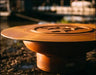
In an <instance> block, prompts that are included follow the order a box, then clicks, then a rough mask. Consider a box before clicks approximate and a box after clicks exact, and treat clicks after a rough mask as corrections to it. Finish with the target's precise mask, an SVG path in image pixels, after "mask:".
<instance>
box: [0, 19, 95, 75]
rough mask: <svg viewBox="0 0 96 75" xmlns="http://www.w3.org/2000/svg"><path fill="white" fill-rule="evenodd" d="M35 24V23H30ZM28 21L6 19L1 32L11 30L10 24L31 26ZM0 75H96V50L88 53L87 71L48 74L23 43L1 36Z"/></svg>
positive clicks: (3, 21) (2, 23)
mask: <svg viewBox="0 0 96 75" xmlns="http://www.w3.org/2000/svg"><path fill="white" fill-rule="evenodd" d="M30 23H33V22H30ZM30 23H29V22H28V21H27V22H26V21H24V22H22V21H19V20H17V19H15V21H11V22H9V21H8V20H7V19H6V18H3V20H1V21H0V25H1V28H0V31H1V30H2V29H5V28H9V27H10V26H9V24H10V25H13V26H15V25H16V24H20V25H23V24H30ZM0 57H1V59H0V75H9V74H10V75H81V74H85V75H95V73H96V72H95V70H96V49H94V50H92V51H91V52H88V53H87V55H86V57H87V59H86V65H87V66H86V70H84V71H80V72H76V73H71V74H69V73H68V74H67V73H66V74H59V73H55V74H54V73H46V72H43V71H41V70H39V69H38V68H37V67H36V54H35V53H34V52H32V51H30V50H28V49H27V48H26V47H25V46H24V44H23V43H22V41H17V40H11V39H7V38H4V37H2V36H1V35H0Z"/></svg>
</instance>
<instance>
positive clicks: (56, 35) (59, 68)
mask: <svg viewBox="0 0 96 75" xmlns="http://www.w3.org/2000/svg"><path fill="white" fill-rule="evenodd" d="M1 34H2V35H3V36H4V37H7V38H10V39H17V40H23V42H24V44H25V45H26V47H27V48H29V49H30V50H32V51H35V52H36V53H37V67H39V68H40V69H41V70H43V71H47V72H64V71H65V70H66V69H65V67H66V66H68V65H69V67H70V65H71V66H74V65H76V63H77V62H80V61H81V60H85V55H86V52H88V51H90V50H92V49H94V48H95V44H96V28H95V25H94V24H41V25H38V24H34V25H25V26H16V27H12V28H8V29H5V30H3V31H2V32H1Z"/></svg>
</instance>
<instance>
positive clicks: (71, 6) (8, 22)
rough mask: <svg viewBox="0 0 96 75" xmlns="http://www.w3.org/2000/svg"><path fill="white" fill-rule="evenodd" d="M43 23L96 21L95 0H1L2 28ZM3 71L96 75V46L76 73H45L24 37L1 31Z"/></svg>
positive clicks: (15, 74)
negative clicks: (37, 64) (83, 66)
mask: <svg viewBox="0 0 96 75" xmlns="http://www.w3.org/2000/svg"><path fill="white" fill-rule="evenodd" d="M43 23H82V24H96V0H0V26H1V27H0V31H1V30H3V29H6V28H9V27H13V26H21V25H28V24H43ZM0 46H1V47H0V57H1V59H0V73H1V75H9V74H12V75H19V74H21V75H30V74H31V75H81V74H85V75H96V72H95V70H96V49H94V50H92V51H90V52H88V53H86V68H85V69H84V70H82V71H81V70H80V71H79V72H75V73H65V74H62V73H46V72H43V71H41V70H39V69H38V68H37V67H36V55H35V53H34V52H32V51H30V50H28V49H27V48H26V47H25V46H24V44H23V43H22V41H17V40H11V39H7V38H4V37H2V36H1V35H0Z"/></svg>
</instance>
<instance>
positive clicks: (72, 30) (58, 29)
mask: <svg viewBox="0 0 96 75" xmlns="http://www.w3.org/2000/svg"><path fill="white" fill-rule="evenodd" d="M30 31H32V32H36V33H45V34H77V33H85V32H90V31H93V28H90V27H84V26H73V25H50V26H47V25H40V26H39V25H38V26H34V27H33V28H32V29H31V30H30Z"/></svg>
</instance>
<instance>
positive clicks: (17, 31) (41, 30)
mask: <svg viewBox="0 0 96 75" xmlns="http://www.w3.org/2000/svg"><path fill="white" fill-rule="evenodd" d="M1 34H2V35H3V36H4V37H7V38H11V39H17V40H31V41H42V42H84V41H96V27H95V24H34V25H25V26H16V27H12V28H8V29H5V30H3V31H2V32H1Z"/></svg>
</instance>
